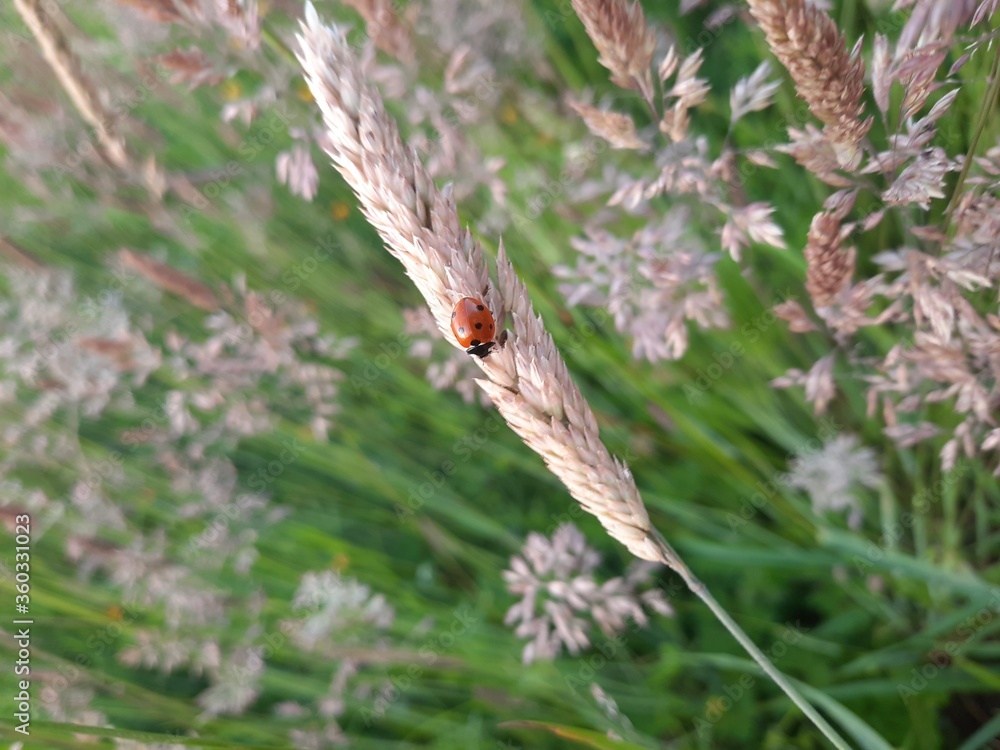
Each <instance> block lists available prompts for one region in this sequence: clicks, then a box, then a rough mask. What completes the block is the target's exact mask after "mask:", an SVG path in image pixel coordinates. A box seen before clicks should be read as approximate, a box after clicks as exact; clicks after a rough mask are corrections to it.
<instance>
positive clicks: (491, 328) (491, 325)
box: [490, 323, 493, 331]
mask: <svg viewBox="0 0 1000 750" xmlns="http://www.w3.org/2000/svg"><path fill="white" fill-rule="evenodd" d="M490 330H491V331H492V330H493V324H492V323H490Z"/></svg>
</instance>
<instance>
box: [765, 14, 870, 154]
mask: <svg viewBox="0 0 1000 750" xmlns="http://www.w3.org/2000/svg"><path fill="white" fill-rule="evenodd" d="M748 1H749V4H750V12H751V14H753V17H754V18H755V19H756V20H757V22H758V23H759V24H760V26H761V28H762V29H763V30H764V34H765V35H766V36H767V43H768V45H769V46H770V47H771V51H772V52H774V54H775V56H776V57H777V58H778V59H779V60H780V61H781V63H782V64H783V65H784V66H785V68H787V69H788V73H789V74H790V75H791V76H792V80H794V81H795V88H796V90H797V91H798V93H799V96H800V97H802V98H803V99H805V100H806V103H807V104H808V105H809V109H810V111H811V112H812V113H813V114H814V115H815V116H816V117H817V118H818V119H819V120H821V121H822V122H823V123H825V124H826V126H827V130H826V133H825V135H826V137H827V138H828V139H829V141H830V143H831V144H832V145H833V146H834V148H835V149H836V150H837V155H838V159H839V161H840V163H841V166H843V167H845V168H847V169H852V170H853V169H855V168H856V167H857V165H858V161H859V160H860V151H859V150H858V146H859V144H860V143H861V141H862V140H863V139H864V137H865V136H866V135H867V134H868V130H869V129H870V128H871V125H872V118H870V117H869V118H867V119H865V120H862V119H861V117H862V115H863V114H864V105H863V104H862V102H861V98H862V96H863V95H864V91H865V87H864V75H865V66H864V61H863V60H862V59H861V57H860V55H859V54H857V51H856V50H855V52H853V53H849V52H848V51H847V48H846V45H845V41H844V37H843V36H842V35H841V33H840V30H839V29H838V28H837V24H836V23H835V22H834V21H833V19H832V18H830V16H828V15H827V14H826V13H824V12H823V11H822V10H819V9H817V8H816V7H814V6H812V5H810V4H809V3H807V2H806V0H748Z"/></svg>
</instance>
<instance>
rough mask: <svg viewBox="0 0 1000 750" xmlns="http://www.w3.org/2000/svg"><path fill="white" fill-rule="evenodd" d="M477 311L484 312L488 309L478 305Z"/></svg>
mask: <svg viewBox="0 0 1000 750" xmlns="http://www.w3.org/2000/svg"><path fill="white" fill-rule="evenodd" d="M476 309H477V310H479V311H482V310H485V309H486V308H485V307H483V306H482V305H476Z"/></svg>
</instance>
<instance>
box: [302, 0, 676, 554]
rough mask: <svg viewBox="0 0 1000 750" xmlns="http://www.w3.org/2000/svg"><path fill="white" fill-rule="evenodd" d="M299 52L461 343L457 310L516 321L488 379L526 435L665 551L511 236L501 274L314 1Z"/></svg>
mask: <svg viewBox="0 0 1000 750" xmlns="http://www.w3.org/2000/svg"><path fill="white" fill-rule="evenodd" d="M298 40H299V45H300V52H299V53H298V55H299V61H300V62H301V64H302V67H303V69H304V71H305V75H306V81H307V82H308V84H309V88H310V90H311V91H312V94H313V97H314V98H315V99H316V102H317V103H318V104H319V106H320V109H321V110H322V112H323V118H324V121H325V124H326V136H327V137H326V138H325V143H324V147H325V148H326V151H327V153H328V154H329V155H330V157H331V158H332V159H333V162H334V165H335V166H336V167H337V168H338V169H339V170H340V172H341V174H342V175H343V176H344V179H346V180H347V182H348V183H349V184H350V185H351V187H352V188H353V189H354V192H355V194H356V195H357V196H358V200H359V202H360V203H361V206H362V209H363V211H364V213H365V216H366V217H367V218H368V220H369V221H370V222H371V224H372V225H373V226H374V227H375V229H376V230H378V232H379V234H380V235H381V236H382V239H383V240H384V241H385V243H386V245H387V247H388V249H389V252H391V253H392V254H393V255H394V256H395V257H396V258H398V259H399V260H400V262H402V264H403V266H404V268H405V269H406V272H407V274H408V275H409V276H410V278H412V279H413V281H414V283H415V284H416V285H417V288H418V289H419V290H420V292H421V293H422V294H423V296H424V298H425V299H426V300H427V304H428V306H429V307H430V310H431V314H432V315H433V316H434V319H435V322H436V323H437V327H438V329H439V330H440V331H441V333H442V335H444V336H445V338H446V340H448V341H450V342H451V343H452V344H453V345H454V346H456V347H458V346H459V344H458V342H457V341H455V339H454V337H453V336H452V335H451V332H450V319H451V310H452V307H453V305H454V304H455V302H457V301H458V300H459V299H460V298H461V297H465V296H475V297H479V298H480V299H482V300H483V301H484V302H485V303H486V304H487V305H488V306H489V308H490V309H491V310H492V311H493V313H494V316H495V317H496V319H497V328H498V330H500V329H502V328H503V326H504V322H505V321H506V320H507V319H508V318H509V321H510V324H511V326H512V330H509V331H507V332H506V333H507V336H506V340H505V341H504V340H501V341H500V343H499V344H498V345H497V346H496V347H494V349H493V351H492V352H491V353H490V355H489V356H488V357H487V358H486V359H485V360H480V359H478V358H476V359H475V361H476V362H477V364H479V366H480V368H481V369H482V371H483V373H484V375H485V378H483V379H481V380H478V381H477V382H478V383H479V385H480V386H481V387H482V388H483V390H485V391H486V393H487V394H489V396H490V398H491V399H492V400H493V402H494V403H495V404H496V406H497V408H498V409H499V411H500V414H501V415H502V416H503V417H504V419H506V420H507V422H508V424H510V426H511V428H512V429H513V430H514V431H515V432H516V433H517V434H518V435H520V436H521V438H522V439H523V440H524V441H525V443H526V444H527V445H528V446H529V447H531V448H532V449H533V450H534V451H536V452H537V453H538V454H539V455H541V456H542V458H543V459H544V460H545V463H546V465H547V466H548V467H549V469H550V470H551V471H552V472H553V473H554V474H555V475H556V476H557V477H559V479H560V480H562V482H563V483H564V484H565V485H566V487H567V488H568V489H569V491H570V494H572V495H573V497H574V498H576V499H577V501H579V502H580V504H581V505H582V506H583V508H584V509H585V510H587V511H588V512H590V513H593V514H594V515H596V516H597V517H598V519H599V520H600V521H601V523H602V524H603V525H604V527H605V528H606V529H607V530H608V533H609V534H611V536H613V537H614V538H615V539H617V540H619V541H620V542H622V544H624V545H625V546H626V547H628V549H629V550H630V551H631V552H632V553H633V554H634V555H636V556H637V557H641V558H643V559H647V560H660V559H661V558H662V552H661V551H659V550H658V549H657V547H656V546H655V542H654V540H653V532H652V531H651V528H650V523H649V516H648V515H647V513H646V509H645V507H644V506H643V503H642V499H641V498H640V496H639V491H638V489H637V488H636V486H635V480H634V479H633V478H632V474H631V472H630V471H629V469H628V467H627V466H625V465H624V464H623V463H622V462H620V461H618V460H617V459H616V458H613V457H612V456H611V454H610V453H609V452H608V450H607V448H606V447H605V446H604V444H603V443H602V442H601V440H600V436H599V434H598V429H597V421H596V419H595V418H594V414H593V412H592V411H591V410H590V407H589V405H588V404H587V402H586V400H585V399H584V398H583V396H582V394H581V393H580V391H579V389H578V388H577V387H576V385H575V384H574V383H573V381H572V379H571V378H570V375H569V371H568V370H567V368H566V363H565V362H564V361H563V359H562V357H560V356H559V352H558V351H557V350H556V348H555V344H554V343H553V341H552V337H551V336H550V335H549V333H548V331H546V329H545V326H544V324H543V323H542V320H541V318H540V317H538V316H537V315H536V314H535V312H534V310H533V309H532V307H531V302H530V301H529V299H528V294H527V290H526V289H525V287H524V284H523V283H522V282H521V281H520V280H519V279H518V278H517V275H516V274H515V272H514V269H513V267H512V266H511V264H510V263H509V262H508V260H507V257H506V253H505V252H504V250H503V246H502V245H501V247H500V252H499V257H498V259H497V274H498V284H497V285H496V286H494V285H492V284H491V283H490V280H489V276H488V274H487V270H486V262H485V259H484V257H483V253H482V249H481V248H480V246H479V244H478V243H477V242H475V241H474V240H473V238H472V236H471V234H470V233H469V232H468V231H467V230H464V229H462V228H461V226H460V224H459V220H458V213H457V211H456V209H455V204H454V202H453V200H452V199H451V197H450V191H449V190H447V189H446V190H444V191H441V190H438V188H437V187H436V186H435V185H434V182H433V180H431V178H430V176H429V175H428V174H427V171H426V170H425V169H424V167H423V165H422V164H421V163H420V161H419V159H417V157H416V155H415V154H414V153H413V152H412V151H411V150H410V149H408V148H406V147H405V145H404V144H403V141H402V139H401V138H400V135H399V131H398V129H397V127H396V123H395V121H394V120H393V119H392V118H391V117H390V116H389V115H388V114H387V113H386V111H385V106H384V104H383V102H382V98H381V96H380V95H379V93H378V91H377V90H376V89H375V88H374V87H373V86H372V85H371V84H369V83H368V82H367V81H365V80H364V77H363V75H362V72H361V68H360V65H359V62H358V60H357V59H356V58H355V56H354V55H353V53H352V52H351V50H350V48H349V46H348V45H347V42H346V40H345V38H344V34H343V32H342V31H340V30H339V29H337V28H336V27H333V26H326V25H324V24H323V23H321V22H320V20H319V17H318V15H317V13H316V10H315V9H314V8H313V6H312V5H311V4H307V6H306V14H305V21H304V22H303V24H302V33H301V34H300V35H299V37H298Z"/></svg>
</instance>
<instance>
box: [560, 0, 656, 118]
mask: <svg viewBox="0 0 1000 750" xmlns="http://www.w3.org/2000/svg"><path fill="white" fill-rule="evenodd" d="M573 10H574V11H576V14H577V16H579V17H580V20H581V21H583V25H584V27H585V28H586V29H587V34H588V36H590V39H591V41H593V42H594V46H595V47H597V51H598V52H599V53H600V57H599V58H598V60H599V62H600V63H601V65H603V66H604V67H605V68H607V69H608V70H610V71H611V80H612V81H613V82H614V83H615V84H616V85H618V86H621V87H622V88H626V89H638V90H639V91H641V92H642V94H643V96H645V97H646V99H647V100H651V95H652V91H653V77H652V71H651V66H652V63H653V53H654V52H655V51H656V36H655V35H654V34H653V32H652V30H651V29H650V28H649V27H648V26H647V25H646V17H645V16H644V15H643V13H642V6H641V5H639V2H638V0H633V2H631V3H630V2H628V0H573Z"/></svg>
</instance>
